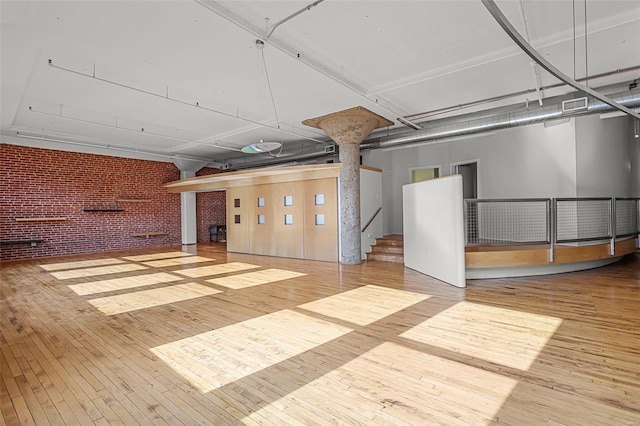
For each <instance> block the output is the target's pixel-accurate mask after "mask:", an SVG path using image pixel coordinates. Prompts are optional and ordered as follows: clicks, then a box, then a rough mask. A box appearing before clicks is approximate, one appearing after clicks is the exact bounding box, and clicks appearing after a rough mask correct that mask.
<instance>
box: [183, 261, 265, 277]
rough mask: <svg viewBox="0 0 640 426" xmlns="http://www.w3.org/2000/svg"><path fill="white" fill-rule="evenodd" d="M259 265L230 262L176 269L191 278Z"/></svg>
mask: <svg viewBox="0 0 640 426" xmlns="http://www.w3.org/2000/svg"><path fill="white" fill-rule="evenodd" d="M259 267H260V266H258V265H252V264H250V263H241V262H230V263H223V264H220V265H211V266H201V267H199V268H189V269H181V270H179V271H175V273H176V274H180V275H185V276H187V277H189V278H200V277H206V276H207V275H220V274H228V273H231V272H238V271H245V270H247V269H254V268H259Z"/></svg>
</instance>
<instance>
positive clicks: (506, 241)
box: [464, 198, 640, 261]
mask: <svg viewBox="0 0 640 426" xmlns="http://www.w3.org/2000/svg"><path fill="white" fill-rule="evenodd" d="M464 220H465V243H466V244H467V245H481V244H489V245H521V244H549V245H550V247H551V251H550V257H551V261H552V260H553V247H554V245H556V244H569V243H580V242H589V241H604V240H608V241H610V243H611V254H613V253H614V251H615V241H616V239H617V238H626V237H633V236H638V235H639V234H640V198H522V199H494V200H488V199H487V200H483V199H467V200H464Z"/></svg>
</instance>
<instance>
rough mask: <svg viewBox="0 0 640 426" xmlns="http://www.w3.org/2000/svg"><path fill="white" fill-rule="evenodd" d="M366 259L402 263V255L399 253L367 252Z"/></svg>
mask: <svg viewBox="0 0 640 426" xmlns="http://www.w3.org/2000/svg"><path fill="white" fill-rule="evenodd" d="M367 260H368V261H369V260H377V261H382V262H394V263H404V256H403V255H401V254H384V253H367Z"/></svg>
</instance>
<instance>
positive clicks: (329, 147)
mask: <svg viewBox="0 0 640 426" xmlns="http://www.w3.org/2000/svg"><path fill="white" fill-rule="evenodd" d="M324 152H325V154H331V153H334V152H336V146H335V145H327V146H325V147H324Z"/></svg>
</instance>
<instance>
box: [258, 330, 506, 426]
mask: <svg viewBox="0 0 640 426" xmlns="http://www.w3.org/2000/svg"><path fill="white" fill-rule="evenodd" d="M283 380H285V379H283ZM517 383H518V381H517V380H515V379H512V378H509V377H504V376H501V375H499V374H495V373H492V372H489V371H485V370H482V369H479V368H476V367H473V366H469V365H466V364H461V363H458V362H455V361H451V360H448V359H445V358H441V357H438V356H435V355H431V354H428V353H424V352H421V351H417V350H414V349H410V348H407V347H404V346H402V345H399V344H396V343H392V342H385V343H382V344H380V345H378V346H376V347H375V348H373V349H371V350H369V351H367V352H365V353H364V354H362V355H360V356H358V357H357V358H355V359H353V360H351V361H349V362H347V363H345V364H343V365H341V366H340V367H339V368H336V369H333V370H331V371H330V372H329V373H327V374H325V375H323V376H321V377H319V378H317V379H315V380H313V381H312V382H310V383H308V384H305V385H303V386H302V387H299V388H297V389H295V390H293V391H292V392H290V393H287V394H286V395H284V396H283V397H282V398H280V399H278V400H276V401H273V402H271V403H270V404H269V405H268V406H266V407H263V408H262V409H260V410H257V411H256V412H255V413H254V414H252V415H249V416H247V418H246V419H248V420H256V421H259V419H262V421H267V422H269V421H272V420H273V421H275V422H277V421H278V417H277V415H278V413H277V412H274V415H270V411H272V410H273V408H274V407H278V409H280V410H285V412H286V409H287V407H289V406H292V407H293V406H297V407H296V408H293V409H292V410H293V412H297V411H296V410H299V409H300V401H305V403H311V404H313V403H314V402H316V403H317V404H318V406H322V405H324V404H326V400H327V399H329V400H331V401H332V403H331V409H332V415H333V416H334V417H337V418H343V419H350V421H349V423H355V424H415V425H418V424H425V425H426V424H460V423H461V420H462V419H464V421H463V422H462V423H465V424H488V423H491V421H492V420H494V417H495V416H496V414H497V413H498V412H499V410H500V408H501V406H502V404H503V403H504V401H505V400H506V399H507V398H508V397H509V395H510V394H511V392H512V391H513V389H514V388H515V386H516V385H517ZM269 386H273V387H274V388H275V390H274V392H278V389H279V388H280V386H279V383H278V378H277V376H276V377H275V378H274V380H273V382H272V383H269V384H267V389H266V390H265V391H266V392H271V390H269V389H268V387H269ZM318 389H326V391H324V392H322V393H320V392H318ZM470 390H471V391H470ZM344 392H348V394H349V404H348V405H346V404H344V405H343V404H341V403H340V395H341V394H342V393H344ZM470 413H472V414H471V415H470Z"/></svg>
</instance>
